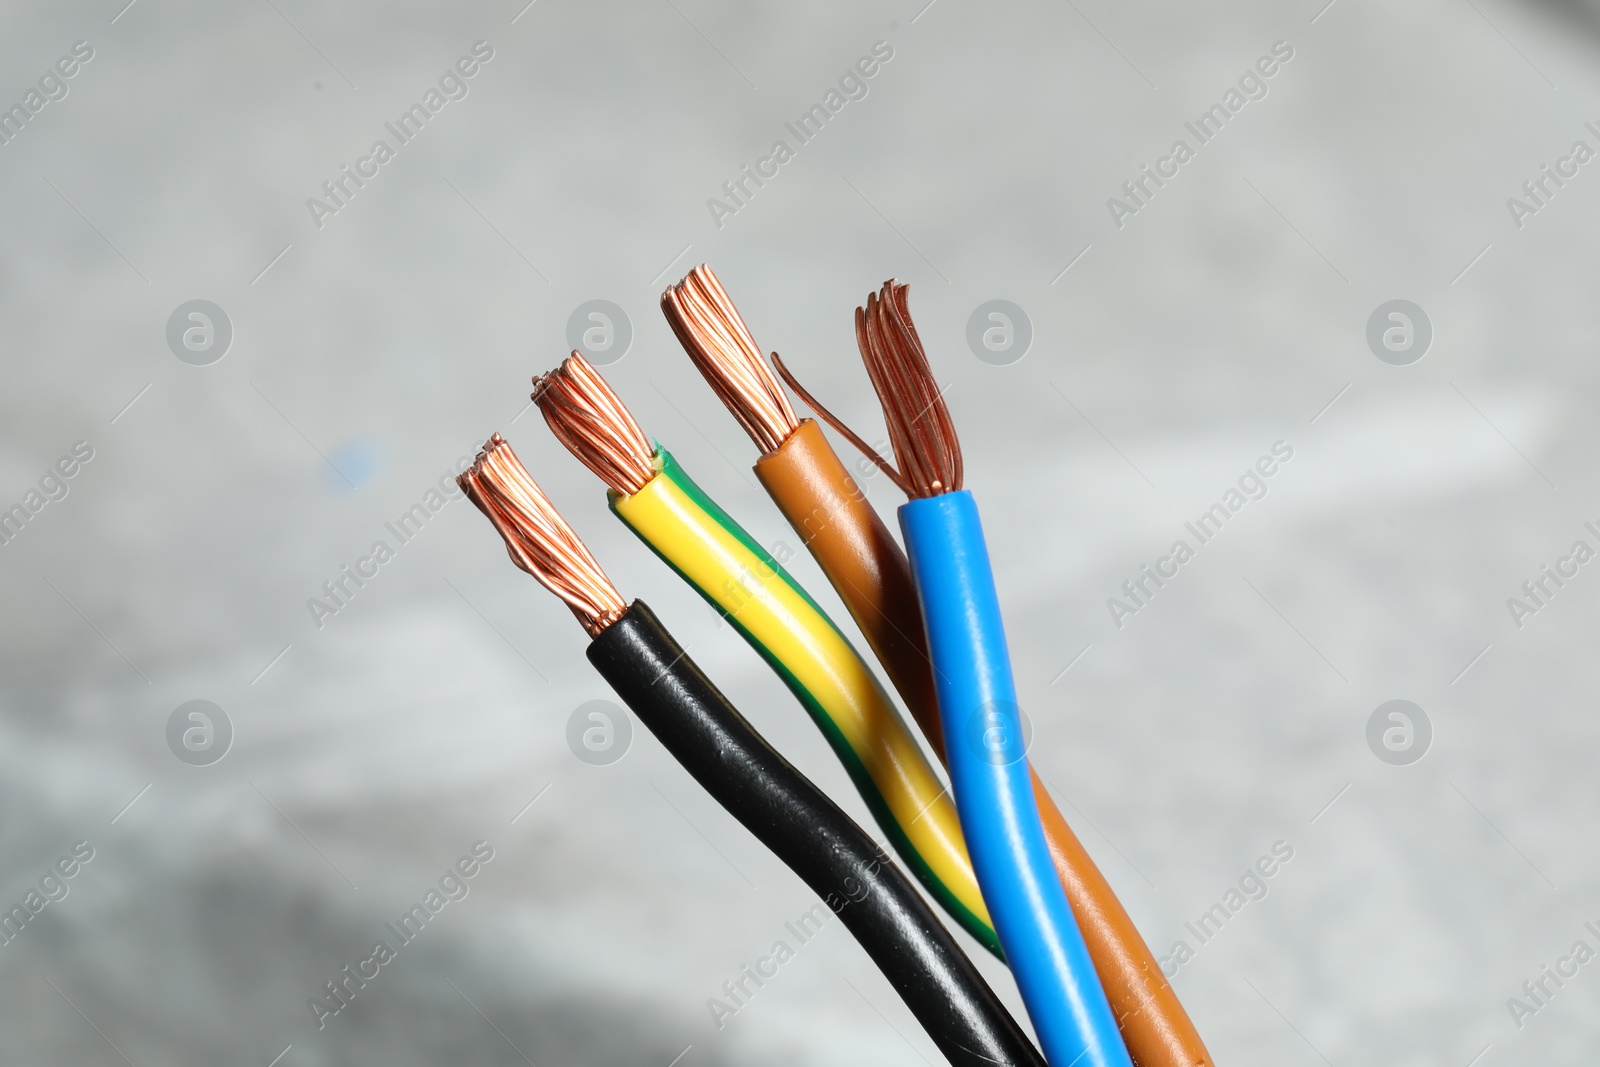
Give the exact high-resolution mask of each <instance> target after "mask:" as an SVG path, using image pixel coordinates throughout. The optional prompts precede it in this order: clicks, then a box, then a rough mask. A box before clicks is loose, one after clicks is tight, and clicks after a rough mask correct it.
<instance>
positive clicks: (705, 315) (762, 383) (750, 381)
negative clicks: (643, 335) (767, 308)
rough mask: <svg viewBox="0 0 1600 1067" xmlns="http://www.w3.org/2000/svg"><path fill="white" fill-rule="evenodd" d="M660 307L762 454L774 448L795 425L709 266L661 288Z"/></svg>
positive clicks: (784, 399)
mask: <svg viewBox="0 0 1600 1067" xmlns="http://www.w3.org/2000/svg"><path fill="white" fill-rule="evenodd" d="M661 311H662V313H663V314H665V315H666V317H667V322H669V323H671V325H672V332H673V333H675V334H677V335H678V341H679V342H680V343H681V344H682V345H683V348H684V351H686V352H688V353H689V358H690V359H691V360H693V361H694V365H695V367H696V368H698V369H699V371H700V373H701V375H703V376H704V377H705V380H706V381H707V382H708V383H709V384H710V385H711V388H712V389H713V390H714V391H715V392H716V394H717V398H718V399H719V400H721V401H722V403H723V405H724V406H725V407H727V409H728V410H729V411H731V412H732V413H733V417H734V418H736V419H738V420H739V425H741V426H743V427H744V432H745V433H747V434H749V435H750V439H751V440H752V441H754V442H755V443H756V447H757V448H759V449H761V454H762V455H766V454H767V453H769V452H773V451H776V450H777V448H778V446H779V445H781V444H783V442H784V439H785V438H787V437H788V436H789V435H790V434H791V433H793V432H794V431H796V430H798V429H799V428H800V420H799V419H798V418H796V417H795V413H794V408H793V407H792V406H791V405H790V403H789V398H788V397H787V396H785V395H784V392H783V387H782V386H781V385H779V384H778V379H777V378H776V377H774V376H773V373H772V370H771V368H769V367H768V366H767V363H766V360H764V359H762V358H761V349H760V348H758V347H756V342H755V338H754V337H752V336H751V335H750V328H749V327H747V326H746V325H745V324H744V318H743V316H741V315H740V314H739V309H738V308H736V307H734V306H733V301H732V300H730V299H729V298H728V292H727V290H725V289H723V288H722V283H721V282H720V281H718V280H717V276H716V274H715V273H714V272H713V271H712V269H711V268H710V267H708V266H706V265H705V264H704V263H702V264H700V266H698V267H696V268H695V269H694V270H692V271H690V272H689V274H688V276H687V277H686V278H684V279H683V281H681V282H679V283H678V284H677V285H674V286H672V287H671V288H669V289H668V290H667V291H666V292H664V293H662V294H661Z"/></svg>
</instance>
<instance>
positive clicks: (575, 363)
mask: <svg viewBox="0 0 1600 1067" xmlns="http://www.w3.org/2000/svg"><path fill="white" fill-rule="evenodd" d="M533 401H534V403H536V404H538V405H539V411H540V413H541V414H543V415H544V421H545V422H547V423H548V424H549V425H550V430H551V432H552V433H554V434H555V435H556V438H557V439H558V440H560V442H561V443H562V444H563V445H565V446H566V448H567V451H568V452H571V453H572V454H573V455H574V456H576V457H578V459H579V461H580V462H582V463H583V465H584V466H585V467H588V468H589V469H590V470H591V471H593V472H594V473H595V474H596V476H598V477H599V479H600V480H601V481H603V482H605V483H606V485H608V486H610V487H611V488H612V489H613V490H615V491H616V492H618V493H621V494H622V495H623V496H632V495H633V494H634V493H637V492H638V491H639V490H641V489H643V488H644V487H645V484H646V483H647V482H649V481H650V479H651V478H654V477H655V475H656V471H655V467H654V465H653V461H654V456H655V449H654V448H652V447H651V446H650V440H649V439H648V438H647V437H645V435H644V431H643V430H642V429H640V428H639V424H638V423H637V422H635V421H634V418H633V415H632V414H630V413H629V411H628V409H627V408H626V407H625V406H623V403H622V400H621V399H620V398H619V397H618V396H617V394H616V393H614V392H613V391H612V389H611V386H609V385H607V384H606V380H605V379H604V378H602V377H600V372H599V371H597V370H595V369H594V367H593V366H592V365H590V363H589V361H588V360H586V359H584V358H583V356H582V355H580V354H579V353H578V352H576V351H574V352H573V353H572V355H570V356H568V357H567V358H566V359H565V360H563V361H562V363H561V366H559V367H557V368H556V369H555V370H553V371H550V372H549V373H547V374H541V375H540V376H539V377H537V378H535V379H534V380H533Z"/></svg>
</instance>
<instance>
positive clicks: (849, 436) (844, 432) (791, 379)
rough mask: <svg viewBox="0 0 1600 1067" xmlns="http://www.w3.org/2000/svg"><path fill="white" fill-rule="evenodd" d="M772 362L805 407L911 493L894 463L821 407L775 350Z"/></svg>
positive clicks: (819, 402) (902, 490) (906, 492)
mask: <svg viewBox="0 0 1600 1067" xmlns="http://www.w3.org/2000/svg"><path fill="white" fill-rule="evenodd" d="M772 363H773V366H775V367H777V368H778V373H779V374H780V375H782V376H783V380H784V381H785V382H786V383H787V384H788V386H789V388H790V389H793V390H794V391H795V393H796V395H798V396H799V397H800V399H801V400H802V401H804V403H805V405H806V407H808V408H810V409H811V410H812V411H814V412H816V413H817V418H819V419H821V420H822V421H823V422H825V423H827V424H828V425H829V426H832V427H833V428H834V429H835V430H837V431H838V432H839V434H840V435H841V436H843V437H844V439H845V440H847V441H849V442H850V443H851V444H853V445H855V446H856V448H858V449H860V450H861V454H862V455H864V456H866V457H867V458H868V459H870V460H872V462H874V463H876V464H877V465H878V469H879V470H881V471H882V472H883V473H885V474H887V475H888V476H889V480H890V481H892V482H894V484H895V486H896V487H898V488H899V490H900V491H901V492H902V493H904V494H905V495H906V496H908V497H909V496H910V495H911V486H909V485H908V484H906V480H905V479H904V478H902V477H901V476H900V472H899V471H897V470H895V469H894V465H893V464H891V463H890V462H889V461H888V460H886V459H884V458H883V457H882V456H880V455H878V453H877V451H876V450H875V449H874V448H873V447H872V446H871V445H869V444H867V443H866V442H865V441H863V440H862V439H861V436H860V435H859V434H857V433H856V432H855V431H854V430H852V429H851V428H850V427H848V426H846V425H845V424H844V422H843V421H842V420H841V419H840V418H839V417H838V416H837V415H835V414H834V413H833V412H831V411H829V410H828V409H827V408H825V407H823V406H822V402H821V401H819V400H818V399H817V398H816V397H814V396H812V395H811V393H810V391H809V390H807V389H806V387H805V386H803V385H801V384H800V380H799V379H798V378H796V377H795V376H794V373H793V372H792V371H790V370H789V368H788V367H786V366H784V364H783V360H782V359H781V358H780V357H779V356H778V353H776V352H774V353H772Z"/></svg>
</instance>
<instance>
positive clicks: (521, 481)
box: [456, 434, 628, 637]
mask: <svg viewBox="0 0 1600 1067" xmlns="http://www.w3.org/2000/svg"><path fill="white" fill-rule="evenodd" d="M456 484H457V485H459V486H461V489H462V491H463V492H464V493H466V494H467V497H468V499H470V500H471V501H472V502H473V503H474V504H476V505H477V506H478V510H479V511H481V512H483V513H484V515H486V516H488V518H489V521H490V522H492V523H494V528H495V529H496V530H497V531H499V533H500V536H501V537H502V538H504V539H505V543H506V552H507V553H508V554H509V555H510V556H511V562H513V563H515V564H516V565H517V566H518V567H521V568H522V569H523V570H525V571H527V572H528V573H529V574H531V575H533V576H534V578H536V579H538V581H539V584H541V585H543V586H544V587H545V588H546V589H548V590H550V591H551V592H552V593H554V594H555V595H556V596H558V597H560V598H561V599H562V600H563V601H565V602H566V605H567V607H569V608H570V609H572V614H573V615H575V616H576V617H577V619H578V622H579V623H580V624H582V626H583V628H584V631H585V632H587V633H588V635H589V636H590V637H598V636H599V635H600V634H601V633H602V632H604V631H605V629H606V628H607V627H609V626H610V625H611V624H612V623H615V622H616V621H617V620H618V619H620V618H622V616H623V614H624V613H625V612H626V611H627V610H628V605H627V602H626V601H624V600H623V599H622V594H621V593H619V592H617V587H616V586H614V585H612V584H611V579H610V578H607V577H606V572H605V571H604V570H602V569H601V567H600V563H599V562H598V561H597V560H596V559H595V558H594V555H593V554H592V553H591V552H590V551H589V549H588V546H586V545H585V544H584V543H583V542H582V541H581V540H579V538H578V535H577V534H576V533H574V532H573V530H572V527H571V526H569V525H567V520H565V519H563V518H562V517H561V514H560V512H558V511H556V509H555V505H554V504H552V503H551V502H550V498H549V497H547V496H545V494H544V490H542V489H540V488H539V484H538V483H537V482H535V481H534V480H533V476H532V475H531V474H529V473H528V469H527V468H526V467H524V466H523V465H522V461H521V460H519V459H518V458H517V454H516V452H514V451H512V448H511V446H510V445H509V444H507V443H506V439H505V438H503V437H501V436H500V435H499V434H495V435H494V436H493V437H491V438H489V440H488V441H487V442H486V443H485V444H484V446H483V451H481V452H479V453H478V456H477V459H476V460H474V461H473V464H472V466H470V467H468V468H467V469H466V470H465V471H463V472H462V473H461V474H460V475H459V476H458V477H457V478H456Z"/></svg>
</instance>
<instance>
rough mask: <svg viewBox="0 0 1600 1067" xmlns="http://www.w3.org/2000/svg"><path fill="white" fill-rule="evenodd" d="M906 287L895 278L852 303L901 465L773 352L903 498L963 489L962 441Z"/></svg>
mask: <svg viewBox="0 0 1600 1067" xmlns="http://www.w3.org/2000/svg"><path fill="white" fill-rule="evenodd" d="M909 288H910V287H909V286H906V285H896V284H895V281H894V279H893V278H891V279H889V280H888V281H886V282H884V283H883V289H882V291H881V292H879V293H873V294H871V295H869V296H868V297H867V306H866V307H864V308H862V307H858V308H856V346H857V347H858V348H860V349H861V360H862V362H863V363H865V364H866V366H867V375H868V377H870V378H871V379H872V388H873V390H874V391H875V392H877V394H878V403H879V405H880V406H881V407H882V408H883V421H884V423H885V425H887V426H888V428H889V444H890V446H891V447H892V448H893V449H894V458H895V460H896V461H897V462H898V463H899V469H898V470H896V469H895V468H894V467H892V466H890V465H889V463H888V461H886V460H885V459H884V458H883V457H882V456H880V455H878V453H877V452H876V451H875V450H874V449H872V448H871V447H869V446H868V445H867V443H866V442H865V441H863V440H862V439H861V436H860V435H859V434H857V433H855V432H854V431H853V430H851V429H850V427H848V426H846V425H845V424H844V423H842V422H840V421H839V420H838V419H837V418H835V417H834V416H833V415H832V413H830V412H829V411H828V409H827V408H824V407H823V406H822V405H821V404H819V403H817V401H816V400H815V399H814V398H813V397H812V396H811V394H810V393H808V392H806V390H805V389H804V388H803V387H802V386H801V385H800V383H799V382H798V381H796V380H795V377H794V375H793V374H790V373H789V369H788V368H787V367H785V366H784V365H783V361H782V360H780V359H779V358H778V354H777V353H776V352H774V353H773V354H772V362H773V363H774V364H775V365H776V366H777V368H778V373H779V374H780V375H782V376H783V380H784V381H785V382H787V383H788V384H789V388H791V389H793V390H794V391H795V392H796V393H798V394H799V395H800V399H801V400H804V401H805V402H806V405H807V406H808V407H810V408H811V410H812V411H815V412H816V413H817V415H818V417H820V418H821V419H822V421H824V422H826V423H827V424H828V425H829V426H832V427H833V428H834V429H835V430H838V431H839V432H840V433H841V434H843V435H844V436H845V437H846V438H848V439H849V441H850V443H851V444H853V445H855V446H856V447H857V448H859V449H860V450H861V452H862V454H863V455H865V456H866V457H867V458H868V459H870V460H872V462H874V463H876V464H877V465H878V469H880V470H882V471H883V472H884V473H885V474H887V475H888V476H889V477H890V478H891V479H893V481H894V484H895V485H897V486H899V487H900V491H901V492H902V493H904V494H905V495H906V496H908V497H910V498H912V499H916V498H917V497H926V496H938V495H939V494H941V493H953V492H955V491H956V490H958V489H960V488H961V480H962V474H963V468H962V463H961V442H960V441H959V440H958V439H957V438H956V427H955V423H954V422H953V421H951V419H950V409H949V408H947V407H945V403H944V391H943V390H942V389H940V388H939V385H938V383H937V382H935V381H934V378H933V369H932V368H931V367H930V366H929V365H928V355H927V352H925V351H924V350H923V347H922V339H921V338H920V337H918V336H917V328H916V326H915V325H914V324H913V323H912V322H911V309H910V306H909V305H908V304H907V302H906V292H907V290H908V289H909Z"/></svg>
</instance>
